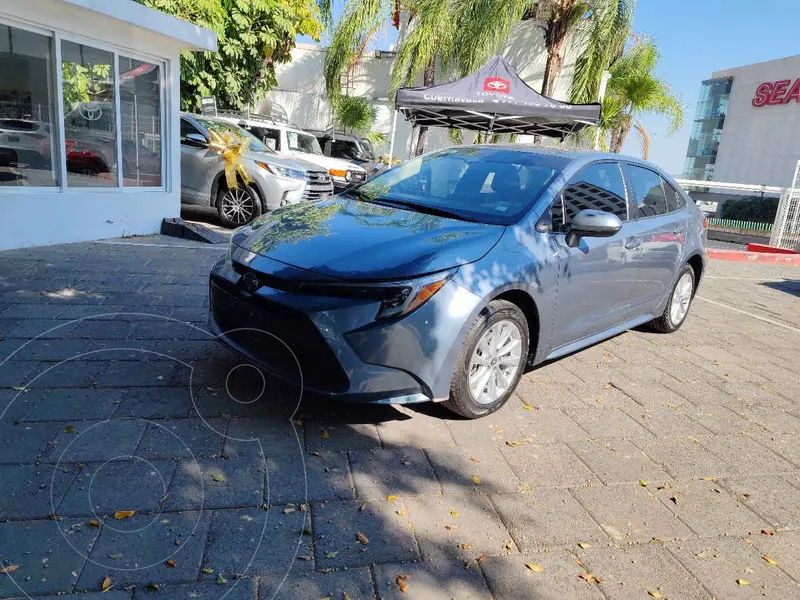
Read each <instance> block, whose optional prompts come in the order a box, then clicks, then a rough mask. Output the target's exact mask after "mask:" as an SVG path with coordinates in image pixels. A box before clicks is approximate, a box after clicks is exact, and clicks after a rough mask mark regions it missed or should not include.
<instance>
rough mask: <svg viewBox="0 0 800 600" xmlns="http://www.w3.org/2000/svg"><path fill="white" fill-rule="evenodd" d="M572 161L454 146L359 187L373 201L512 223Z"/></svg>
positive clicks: (488, 221)
mask: <svg viewBox="0 0 800 600" xmlns="http://www.w3.org/2000/svg"><path fill="white" fill-rule="evenodd" d="M567 162H568V161H567V159H564V158H561V157H554V156H551V155H544V154H537V153H534V152H527V151H518V150H500V149H493V148H452V149H449V150H443V151H441V152H436V153H434V154H429V155H427V156H420V157H417V158H414V159H411V160H408V161H406V162H404V163H403V164H401V165H399V166H397V167H395V168H394V169H391V170H389V171H385V172H383V173H381V174H380V175H377V176H376V177H374V178H373V179H371V180H370V181H368V182H366V183H364V184H362V185H360V186H358V188H357V189H358V191H359V192H360V194H359V195H360V196H361V197H365V198H367V199H374V200H378V201H380V200H387V201H391V200H395V201H398V202H403V203H407V204H415V205H418V206H419V207H420V209H421V211H422V212H424V210H425V209H439V210H440V211H446V212H448V213H453V214H455V215H457V216H459V217H462V218H464V219H468V220H474V221H479V222H482V223H496V224H502V225H508V224H511V223H515V222H516V221H517V220H518V219H519V217H521V216H522V215H523V214H524V213H525V212H526V211H527V210H528V208H530V206H531V205H532V204H533V203H534V202H535V201H536V199H537V198H538V197H539V195H540V194H541V193H542V191H543V190H544V189H545V188H546V187H547V186H548V185H549V184H550V183H551V182H552V181H553V179H554V178H555V177H556V175H557V174H558V173H559V172H560V171H561V169H562V168H563V167H564V166H565V165H566V163H567Z"/></svg>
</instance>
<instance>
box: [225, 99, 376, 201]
mask: <svg viewBox="0 0 800 600" xmlns="http://www.w3.org/2000/svg"><path fill="white" fill-rule="evenodd" d="M218 118H220V119H224V120H226V121H229V122H231V123H235V124H236V125H238V126H239V127H243V128H244V129H247V130H248V131H249V132H250V133H252V134H253V135H254V136H256V137H257V138H258V139H260V140H261V141H262V142H264V144H266V145H267V146H269V147H270V148H272V149H273V150H275V152H276V153H277V154H278V156H285V157H287V158H299V159H302V160H305V161H307V162H310V163H313V164H315V165H319V166H320V167H322V168H323V169H326V170H327V171H328V174H329V175H330V176H331V179H332V180H333V189H334V191H335V192H341V191H342V190H345V189H347V188H348V187H350V186H351V185H353V184H356V183H361V182H362V181H364V180H365V179H366V178H367V172H366V170H364V168H363V167H360V166H358V165H357V164H355V163H353V162H350V161H347V160H342V159H341V158H334V157H332V156H325V154H323V152H322V148H320V145H319V142H318V141H317V138H316V137H315V136H314V135H312V134H310V133H308V132H306V131H303V130H302V129H299V128H297V127H294V126H292V125H289V124H287V123H281V122H279V121H276V120H275V119H273V118H272V117H269V116H266V115H257V114H253V113H251V114H249V115H246V114H243V113H239V112H235V111H219V112H218Z"/></svg>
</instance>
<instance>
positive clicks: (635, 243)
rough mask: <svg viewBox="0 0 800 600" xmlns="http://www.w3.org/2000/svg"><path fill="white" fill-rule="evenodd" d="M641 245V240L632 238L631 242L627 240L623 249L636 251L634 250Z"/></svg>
mask: <svg viewBox="0 0 800 600" xmlns="http://www.w3.org/2000/svg"><path fill="white" fill-rule="evenodd" d="M641 245H642V240H640V239H638V238H634V239H632V240H628V241H627V242H626V243H625V248H626V249H628V250H636V248H638V247H639V246H641Z"/></svg>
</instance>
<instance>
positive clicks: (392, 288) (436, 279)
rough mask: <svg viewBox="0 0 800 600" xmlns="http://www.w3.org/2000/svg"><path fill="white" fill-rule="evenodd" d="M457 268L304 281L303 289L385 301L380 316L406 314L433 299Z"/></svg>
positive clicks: (311, 291) (314, 292)
mask: <svg viewBox="0 0 800 600" xmlns="http://www.w3.org/2000/svg"><path fill="white" fill-rule="evenodd" d="M454 272H455V271H450V272H446V273H437V274H435V275H431V276H429V277H422V278H419V279H411V280H408V281H401V282H392V283H367V284H348V283H334V284H327V283H303V284H301V285H300V292H301V293H306V294H315V295H319V296H334V297H339V298H354V299H360V300H375V301H379V302H380V303H381V307H380V310H379V311H378V315H377V318H378V319H388V318H391V317H399V316H401V315H406V314H408V313H410V312H412V311H414V310H416V309H418V308H419V307H420V306H422V305H423V304H425V303H426V302H427V301H428V300H430V299H431V298H432V297H433V296H434V295H435V294H436V292H438V291H439V290H440V289H442V288H443V287H444V284H445V283H447V281H448V280H449V279H450V277H452V275H453V273H454Z"/></svg>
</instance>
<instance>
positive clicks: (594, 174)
mask: <svg viewBox="0 0 800 600" xmlns="http://www.w3.org/2000/svg"><path fill="white" fill-rule="evenodd" d="M705 236H706V232H705V219H704V217H703V216H702V214H701V213H700V211H699V210H698V209H697V207H696V206H695V205H694V203H693V202H692V200H691V199H690V198H689V197H688V196H687V195H686V193H685V192H684V191H683V190H681V188H680V187H679V186H678V185H677V184H676V183H675V181H674V180H673V179H672V178H671V177H670V176H668V175H667V174H665V173H664V172H663V171H661V170H660V169H658V168H657V167H655V166H653V165H652V164H650V163H647V162H643V161H640V160H636V159H633V158H626V157H621V156H619V155H614V154H604V153H591V152H590V153H586V152H581V153H577V152H576V153H566V152H561V151H548V150H543V149H541V148H534V147H525V146H521V145H509V146H496V145H493V146H471V147H457V148H450V149H447V150H442V151H438V152H433V153H430V154H427V155H424V156H420V157H417V158H414V159H411V160H408V161H407V162H405V163H403V164H401V165H399V166H397V167H395V168H393V169H391V170H388V171H384V172H383V173H381V174H379V175H377V176H376V177H374V178H372V179H370V180H369V181H367V182H365V183H363V184H361V185H359V186H356V187H355V188H352V189H350V190H348V191H347V192H345V193H343V194H341V195H339V196H336V197H334V198H332V199H329V200H326V201H322V202H316V203H307V204H300V205H294V206H289V207H286V208H282V209H279V210H276V211H274V212H272V213H270V214H267V215H264V216H262V217H260V218H259V219H257V220H256V221H254V222H253V223H251V224H250V225H247V226H245V227H242V228H239V229H237V230H235V232H234V234H233V236H232V239H231V245H230V249H229V251H228V252H227V253H226V255H225V256H224V257H223V258H222V259H220V260H219V261H218V262H217V263H216V264H215V265H214V267H213V269H212V271H211V279H210V298H211V300H210V303H211V317H210V324H211V327H212V329H213V330H214V332H215V333H217V334H221V338H220V339H222V340H223V341H224V342H225V343H227V344H228V345H229V346H231V347H233V348H234V349H235V350H237V351H239V352H240V353H242V354H244V355H245V356H246V357H248V358H249V359H250V360H251V361H253V363H255V364H257V365H259V366H261V367H263V368H265V369H266V370H268V371H270V372H272V373H273V374H275V375H277V376H279V377H281V378H283V379H286V380H289V381H294V382H298V383H301V384H302V385H303V388H304V389H306V390H309V389H310V390H313V391H315V392H319V393H322V394H325V395H327V396H330V397H332V398H342V399H347V400H353V401H361V402H392V403H410V402H421V401H429V400H433V401H443V402H444V404H445V405H446V406H447V407H448V408H450V409H452V410H454V411H455V412H457V413H459V414H461V415H463V416H465V417H469V418H476V417H481V416H483V415H487V414H489V413H492V412H494V411H496V410H497V409H498V408H500V407H501V406H502V405H503V404H504V403H505V402H506V401H507V400H508V398H509V397H510V396H511V394H512V392H513V390H514V388H515V386H516V385H517V383H518V381H519V379H520V377H521V375H522V373H523V370H524V369H525V368H526V366H532V365H536V364H537V363H541V362H543V361H545V360H551V359H554V358H557V357H559V356H563V355H565V354H568V353H571V352H574V351H576V350H579V349H581V348H584V347H586V346H589V345H591V344H594V343H596V342H598V341H600V340H603V339H605V338H608V337H610V336H613V335H615V334H618V333H620V332H623V331H625V330H626V329H630V328H632V327H636V326H638V325H642V324H645V323H648V324H649V325H650V326H651V328H652V329H654V330H656V331H659V332H664V333H669V332H672V331H675V330H676V329H678V328H679V327H680V326H681V324H682V323H683V322H684V320H685V319H686V315H687V313H688V311H689V306H690V303H691V301H692V298H693V296H694V293H695V290H696V289H697V285H698V283H699V282H700V278H701V277H702V275H703V271H704V268H705V265H706V257H705Z"/></svg>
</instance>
